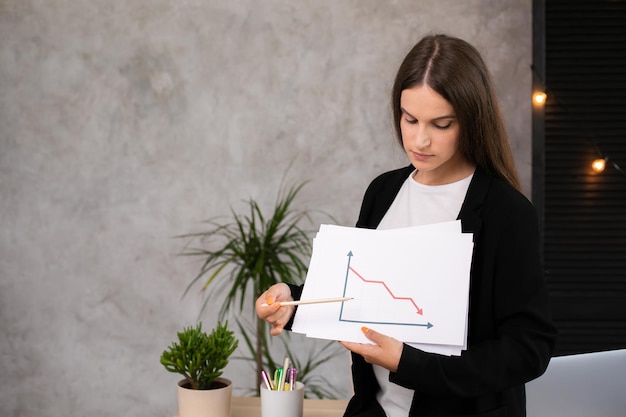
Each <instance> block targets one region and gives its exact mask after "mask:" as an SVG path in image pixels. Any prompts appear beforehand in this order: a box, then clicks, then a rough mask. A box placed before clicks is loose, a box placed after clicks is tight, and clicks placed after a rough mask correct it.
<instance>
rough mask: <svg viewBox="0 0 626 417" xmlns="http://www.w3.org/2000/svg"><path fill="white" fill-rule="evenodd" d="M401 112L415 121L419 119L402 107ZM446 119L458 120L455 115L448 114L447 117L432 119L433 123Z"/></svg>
mask: <svg viewBox="0 0 626 417" xmlns="http://www.w3.org/2000/svg"><path fill="white" fill-rule="evenodd" d="M400 111H401V112H402V113H404V114H406V115H407V116H409V117H411V118H413V119H417V117H415V116H413V115H412V114H411V113H409V112H408V111H406V109H405V108H404V107H400ZM446 119H456V116H455V115H454V114H446V115H443V116H438V117H435V118H434V119H431V122H436V121H439V120H446Z"/></svg>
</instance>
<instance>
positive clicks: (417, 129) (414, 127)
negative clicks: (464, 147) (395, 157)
mask: <svg viewBox="0 0 626 417" xmlns="http://www.w3.org/2000/svg"><path fill="white" fill-rule="evenodd" d="M400 108H401V111H402V117H401V118H400V130H401V133H402V144H403V146H404V150H405V152H406V153H407V155H408V156H409V160H410V161H411V163H412V164H413V166H414V167H415V168H416V169H417V173H416V175H415V177H414V178H415V180H416V181H418V182H420V183H423V184H427V185H442V184H448V183H451V182H454V181H458V180H460V179H462V178H465V177H467V176H468V175H470V174H471V173H472V172H473V166H472V164H470V163H469V161H467V160H466V158H465V157H463V155H462V154H461V152H460V150H459V135H460V127H459V123H458V121H457V119H456V114H455V112H454V109H453V108H452V105H451V104H450V103H449V102H448V101H447V100H446V99H444V98H443V97H441V96H440V95H439V94H438V93H436V92H435V91H434V90H432V89H431V88H430V87H428V86H427V85H419V86H416V87H411V88H407V89H406V90H404V91H402V95H401V97H400Z"/></svg>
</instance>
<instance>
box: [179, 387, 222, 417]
mask: <svg viewBox="0 0 626 417" xmlns="http://www.w3.org/2000/svg"><path fill="white" fill-rule="evenodd" d="M214 384H215V385H218V387H216V388H213V389H207V390H196V389H191V388H186V387H185V386H188V382H187V380H186V379H183V380H182V381H180V382H179V383H178V387H177V388H178V417H230V400H231V397H232V395H233V385H232V382H231V381H230V380H229V379H226V378H217V379H216V380H215V382H214Z"/></svg>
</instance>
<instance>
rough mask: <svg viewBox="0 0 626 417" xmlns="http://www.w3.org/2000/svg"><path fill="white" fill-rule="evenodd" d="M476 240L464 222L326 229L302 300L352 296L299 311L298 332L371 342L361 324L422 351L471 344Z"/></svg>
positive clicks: (447, 350) (454, 349) (445, 350)
mask: <svg viewBox="0 0 626 417" xmlns="http://www.w3.org/2000/svg"><path fill="white" fill-rule="evenodd" d="M472 250H473V243H472V235H471V234H463V233H461V227H460V222H459V221H456V222H447V223H441V224H437V225H428V226H419V227H411V228H402V229H390V230H370V229H358V228H350V227H340V226H333V225H322V227H320V231H319V232H318V234H317V237H316V238H315V239H314V242H313V253H312V256H311V262H310V265H309V271H308V274H307V278H306V281H305V285H304V289H303V292H302V296H301V299H303V300H306V299H316V298H330V297H342V296H348V297H353V298H354V299H353V300H350V301H346V302H341V303H327V304H311V305H301V306H299V307H298V312H297V314H296V317H295V320H294V324H293V327H292V330H293V331H294V332H298V333H304V334H306V335H307V336H308V337H315V338H320V339H330V340H345V341H352V342H359V343H371V342H369V340H368V339H366V338H365V336H363V333H362V332H361V327H362V326H367V327H370V328H372V329H374V330H376V331H378V332H381V333H384V334H387V335H389V336H392V337H394V338H396V339H398V340H401V341H403V342H407V343H409V344H411V345H413V346H415V347H417V348H419V349H422V350H426V351H431V352H436V353H441V354H455V355H458V354H460V352H461V350H462V349H464V348H465V346H466V329H467V311H468V310H467V308H468V293H469V270H470V263H471V256H472Z"/></svg>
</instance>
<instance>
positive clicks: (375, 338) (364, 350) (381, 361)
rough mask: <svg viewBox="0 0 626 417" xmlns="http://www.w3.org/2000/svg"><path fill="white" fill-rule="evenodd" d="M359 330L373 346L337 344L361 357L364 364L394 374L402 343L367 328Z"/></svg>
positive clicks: (352, 343) (351, 343)
mask: <svg viewBox="0 0 626 417" xmlns="http://www.w3.org/2000/svg"><path fill="white" fill-rule="evenodd" d="M361 330H362V331H363V334H364V335H365V337H367V338H368V339H369V340H371V341H372V342H374V343H375V344H374V345H370V344H367V343H354V342H339V343H340V344H341V345H342V346H343V347H345V348H346V349H348V350H350V351H352V352H354V353H357V354H359V355H361V356H363V358H364V359H365V362H367V363H371V364H375V365H380V366H382V367H383V368H385V369H387V370H389V371H391V372H396V371H397V370H398V363H400V356H402V348H403V343H402V342H401V341H399V340H397V339H394V338H393V337H389V336H386V335H384V334H382V333H378V332H376V331H374V330H372V329H368V328H367V327H362V328H361Z"/></svg>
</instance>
